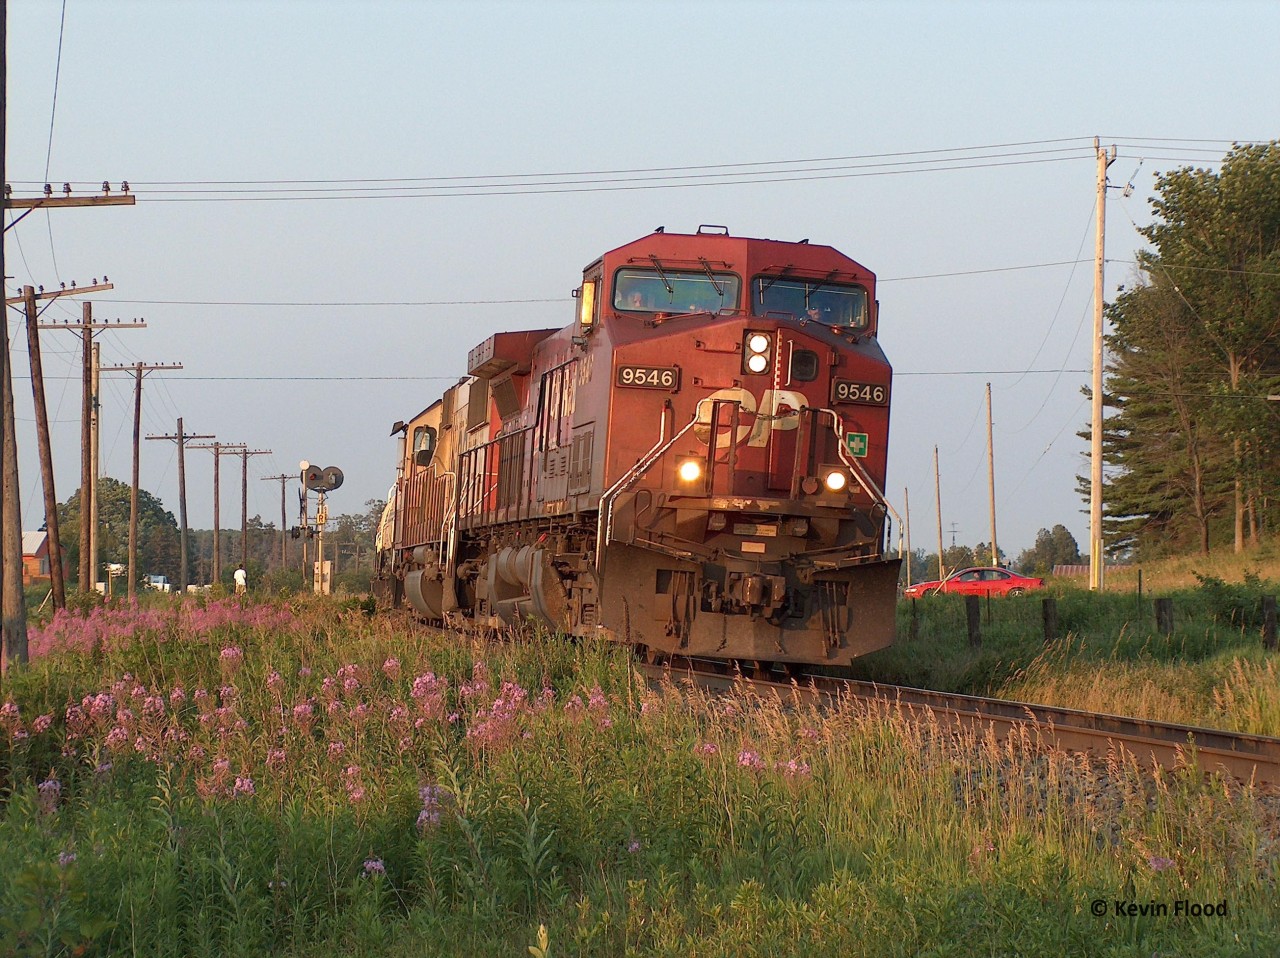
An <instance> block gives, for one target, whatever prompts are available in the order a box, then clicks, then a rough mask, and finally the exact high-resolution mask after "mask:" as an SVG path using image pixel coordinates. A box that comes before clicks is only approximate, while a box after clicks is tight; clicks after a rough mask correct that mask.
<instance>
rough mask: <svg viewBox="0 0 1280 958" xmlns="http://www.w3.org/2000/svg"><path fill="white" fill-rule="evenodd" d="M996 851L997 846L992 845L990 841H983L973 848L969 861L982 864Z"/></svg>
mask: <svg viewBox="0 0 1280 958" xmlns="http://www.w3.org/2000/svg"><path fill="white" fill-rule="evenodd" d="M995 850H996V846H995V845H993V844H992V843H991V840H990V839H983V840H982V841H980V842H978V844H976V845H974V846H973V851H971V852H970V853H969V861H971V862H975V863H976V862H980V861H982V859H984V858H986V857H987V856H988V855H990V854H991V853H992V852H994V851H995Z"/></svg>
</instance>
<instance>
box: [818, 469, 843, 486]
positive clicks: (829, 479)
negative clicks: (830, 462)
mask: <svg viewBox="0 0 1280 958" xmlns="http://www.w3.org/2000/svg"><path fill="white" fill-rule="evenodd" d="M822 483H823V485H825V486H826V487H827V491H828V492H842V491H843V490H844V487H845V486H847V485H848V484H849V477H848V476H846V475H845V474H844V473H843V472H840V471H838V470H834V469H833V470H832V471H831V472H829V473H827V474H826V476H825V477H824V478H823V480H822Z"/></svg>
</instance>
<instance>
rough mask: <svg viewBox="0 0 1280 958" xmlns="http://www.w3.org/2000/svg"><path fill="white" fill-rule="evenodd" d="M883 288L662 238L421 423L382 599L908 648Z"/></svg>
mask: <svg viewBox="0 0 1280 958" xmlns="http://www.w3.org/2000/svg"><path fill="white" fill-rule="evenodd" d="M875 292H876V291H875V276H874V275H873V274H872V273H871V272H869V271H868V270H867V269H865V268H864V267H862V266H861V265H859V264H858V263H856V262H854V261H853V260H852V259H850V258H849V257H847V256H845V255H843V254H841V253H839V252H837V251H836V250H834V249H832V248H831V247H828V246H819V245H815V244H810V243H809V242H807V241H803V242H799V243H790V242H779V241H775V240H764V239H748V238H743V237H736V236H730V235H729V234H728V232H727V231H726V230H723V229H720V228H707V227H703V228H700V229H699V230H698V232H697V233H696V234H691V235H690V234H676V233H668V232H664V231H658V232H655V233H652V234H650V235H648V236H645V237H643V238H641V239H638V240H636V241H635V242H632V243H628V244H627V245H625V246H622V247H619V248H618V249H615V250H613V251H611V252H608V253H606V254H604V255H603V256H601V257H600V258H599V259H596V260H595V261H593V262H592V263H591V264H590V265H588V266H587V268H586V269H585V270H584V271H583V275H582V283H581V285H580V286H579V287H578V289H577V290H576V291H575V298H576V300H577V310H576V319H575V321H574V322H573V323H572V324H571V325H569V326H566V327H564V328H562V329H539V330H523V331H519V332H509V333H499V334H497V335H495V336H492V337H490V338H489V339H487V340H485V341H484V342H483V343H481V344H480V345H478V346H477V347H476V348H475V349H473V350H472V351H471V353H470V356H469V357H468V368H467V375H466V376H465V377H463V378H461V379H460V380H459V382H458V383H457V385H455V386H453V387H452V388H450V389H448V390H446V392H445V393H444V395H443V396H442V397H441V398H440V399H438V400H437V401H435V402H434V403H432V404H431V405H430V406H428V407H427V408H426V409H425V410H423V411H422V412H421V413H419V414H418V415H417V416H415V417H414V418H413V419H412V420H410V421H408V422H407V423H397V424H396V427H395V429H396V432H395V433H393V435H395V434H398V435H400V436H401V442H402V451H401V456H400V462H399V466H398V474H397V478H396V483H395V487H394V490H393V492H392V494H391V497H390V499H389V501H388V506H387V511H386V513H385V514H384V517H383V522H382V525H381V528H380V531H379V572H378V578H377V579H376V580H375V583H374V587H375V591H376V593H377V595H378V596H379V598H380V599H381V600H382V601H383V602H385V603H388V604H392V605H400V604H402V603H406V602H407V603H408V604H409V605H410V606H412V607H413V608H414V609H415V610H417V612H419V613H420V614H421V615H423V616H425V617H427V618H428V619H432V620H437V621H443V622H462V621H468V620H469V621H471V622H477V623H481V624H486V625H494V626H501V625H504V624H506V625H510V624H513V623H516V622H518V621H526V620H529V619H532V620H534V621H536V622H538V623H541V624H542V625H544V626H545V627H547V628H549V629H553V630H556V631H561V632H565V633H570V634H577V635H600V636H604V637H607V638H610V639H614V640H616V641H619V642H625V643H628V644H631V645H635V646H639V647H642V648H643V649H644V650H646V651H648V652H649V653H651V654H660V655H661V654H666V655H681V656H699V657H715V658H724V659H732V660H737V661H743V662H754V663H762V662H767V663H822V664H844V663H848V662H849V661H850V660H851V659H852V658H854V657H856V656H859V655H862V654H865V653H867V652H870V651H874V650H875V649H879V648H882V647H884V646H886V645H888V644H890V642H891V641H892V640H893V635H894V607H895V602H896V592H897V581H898V564H899V560H898V559H896V558H894V559H888V558H886V557H885V539H886V535H887V529H886V525H887V517H888V514H889V512H890V507H889V505H888V503H887V502H886V500H885V497H884V494H883V492H882V488H883V485H884V476H885V464H886V452H887V445H888V435H889V399H890V389H891V376H892V371H891V369H890V366H889V363H888V361H887V360H886V359H885V356H884V353H883V351H882V350H881V348H880V345H879V343H878V342H877V339H876V332H877V302H876V295H875Z"/></svg>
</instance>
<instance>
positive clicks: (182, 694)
mask: <svg viewBox="0 0 1280 958" xmlns="http://www.w3.org/2000/svg"><path fill="white" fill-rule="evenodd" d="M186 700H187V693H186V691H185V690H183V688H182V686H180V685H175V686H174V687H173V689H172V691H170V692H169V705H171V706H172V707H173V708H177V707H178V706H180V705H181V704H182V703H183V702H185V701H186Z"/></svg>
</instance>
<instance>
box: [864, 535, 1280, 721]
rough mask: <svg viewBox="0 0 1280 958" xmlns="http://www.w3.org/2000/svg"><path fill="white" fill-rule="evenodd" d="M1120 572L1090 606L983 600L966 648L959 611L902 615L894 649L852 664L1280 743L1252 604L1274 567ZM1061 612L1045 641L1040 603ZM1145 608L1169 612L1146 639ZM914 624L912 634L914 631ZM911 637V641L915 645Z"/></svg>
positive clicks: (928, 607)
mask: <svg viewBox="0 0 1280 958" xmlns="http://www.w3.org/2000/svg"><path fill="white" fill-rule="evenodd" d="M1144 573H1145V574H1144V576H1143V580H1144V581H1143V591H1142V593H1141V595H1139V593H1138V591H1137V572H1136V570H1127V571H1125V572H1123V573H1121V572H1117V573H1115V574H1113V575H1112V576H1111V578H1110V579H1109V581H1108V589H1107V591H1106V592H1105V593H1103V594H1101V595H1097V594H1093V593H1090V592H1088V591H1087V590H1086V589H1085V588H1084V587H1083V584H1082V583H1079V582H1070V581H1069V582H1062V581H1058V582H1053V581H1050V584H1049V591H1048V592H1047V593H1043V594H1041V593H1033V594H1031V595H1028V596H1025V597H1022V598H1020V599H995V600H990V601H987V600H983V602H982V605H981V609H982V623H981V631H982V644H981V647H980V648H971V647H970V646H969V643H968V636H967V630H966V622H965V610H964V604H963V600H962V599H960V598H958V597H956V596H936V597H932V598H927V599H921V600H917V601H916V602H915V603H912V602H910V601H907V602H902V603H900V604H899V609H898V634H899V636H900V640H899V642H898V644H897V645H896V646H894V647H893V648H890V649H887V650H884V651H882V652H878V653H875V654H874V655H870V656H867V657H866V658H864V659H862V660H859V662H858V663H857V664H856V665H855V668H854V672H855V674H856V675H857V676H858V677H859V678H868V679H873V680H877V681H883V682H891V683H896V684H902V685H912V686H918V687H921V688H930V689H938V690H943V691H951V692H964V693H969V694H974V695H995V696H998V697H1001V698H1009V699H1015V700H1019V701H1026V702H1037V703H1043V704H1048V705H1059V706H1064V707H1067V708H1078V709H1086V710H1090V711H1102V712H1112V713H1116V714H1121V715H1131V716H1137V717H1142V718H1149V719H1157V720H1161V721H1167V722H1176V723H1180V724H1188V725H1202V726H1207V727H1211V728H1221V729H1228V730H1232V731H1239V732H1250V733H1253V734H1258V735H1271V736H1280V657H1278V656H1277V655H1276V653H1274V652H1271V653H1268V652H1266V651H1265V649H1264V648H1263V644H1262V625H1263V619H1262V610H1261V599H1262V596H1264V595H1270V596H1276V595H1280V568H1278V567H1277V563H1276V562H1274V561H1273V560H1270V559H1269V557H1266V556H1264V557H1261V559H1260V558H1259V557H1258V556H1257V555H1256V554H1255V555H1254V556H1251V557H1249V559H1248V560H1247V561H1245V562H1242V561H1241V560H1239V559H1236V558H1234V557H1231V556H1213V557H1210V558H1209V559H1208V560H1205V559H1201V560H1198V561H1194V562H1193V561H1192V560H1188V559H1179V560H1173V561H1170V562H1167V563H1164V564H1162V565H1158V566H1154V567H1151V568H1148V569H1146V570H1144ZM1045 594H1047V595H1052V596H1054V597H1055V598H1056V600H1057V606H1058V636H1059V638H1058V640H1057V641H1055V642H1053V643H1049V644H1046V643H1045V641H1044V629H1043V616H1042V604H1043V603H1042V597H1043V595H1045ZM1155 596H1160V597H1167V598H1170V599H1171V600H1172V601H1173V609H1174V629H1173V632H1172V633H1171V634H1170V635H1164V634H1162V633H1161V632H1160V631H1159V630H1157V628H1156V622H1155V616H1154V613H1153V610H1152V605H1153V598H1154V597H1155ZM913 618H914V620H915V621H914V624H913V622H912V619H913ZM913 636H914V637H913Z"/></svg>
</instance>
